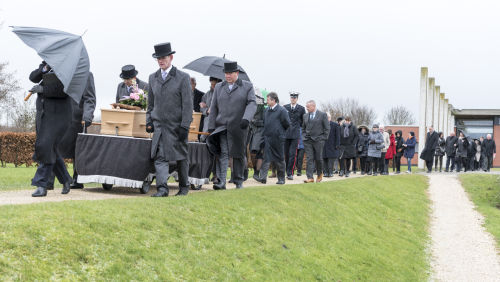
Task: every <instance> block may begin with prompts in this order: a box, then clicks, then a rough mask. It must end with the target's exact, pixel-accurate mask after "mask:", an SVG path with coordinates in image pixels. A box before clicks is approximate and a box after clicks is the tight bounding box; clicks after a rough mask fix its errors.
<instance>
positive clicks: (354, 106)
mask: <svg viewBox="0 0 500 282" xmlns="http://www.w3.org/2000/svg"><path fill="white" fill-rule="evenodd" d="M320 109H321V110H322V111H324V112H328V113H330V115H331V116H332V120H336V119H337V118H339V117H346V116H350V117H351V119H352V121H353V123H354V124H356V125H368V126H369V125H370V124H372V123H373V122H374V121H375V119H376V118H377V114H376V113H375V110H373V109H372V108H370V107H368V106H366V105H360V103H359V101H358V100H357V99H353V98H339V99H335V100H333V101H330V102H326V103H323V104H322V105H321V106H320Z"/></svg>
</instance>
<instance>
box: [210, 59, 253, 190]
mask: <svg viewBox="0 0 500 282" xmlns="http://www.w3.org/2000/svg"><path fill="white" fill-rule="evenodd" d="M224 73H225V81H224V82H220V83H217V85H216V86H215V89H214V94H213V97H212V104H211V106H210V115H209V121H208V131H209V132H211V135H210V136H209V138H208V143H210V144H215V145H214V146H211V147H215V148H217V149H216V151H215V153H216V155H218V157H219V158H218V163H217V177H218V178H219V180H220V182H219V183H218V184H215V185H214V189H215V190H219V189H226V174H227V167H228V162H229V158H233V167H232V171H231V175H232V176H233V181H234V183H235V184H236V188H242V187H243V181H244V175H243V172H244V170H245V160H246V158H245V157H246V151H247V150H246V140H247V134H248V125H249V124H250V121H251V120H252V119H253V116H254V114H255V111H256V110H257V103H256V101H255V91H254V88H253V85H252V83H251V82H249V81H246V80H242V79H241V78H238V75H239V69H238V64H237V63H236V62H227V63H224Z"/></svg>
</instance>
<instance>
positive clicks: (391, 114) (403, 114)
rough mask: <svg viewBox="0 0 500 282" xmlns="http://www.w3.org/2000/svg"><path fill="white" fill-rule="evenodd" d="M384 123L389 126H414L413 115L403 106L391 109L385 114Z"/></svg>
mask: <svg viewBox="0 0 500 282" xmlns="http://www.w3.org/2000/svg"><path fill="white" fill-rule="evenodd" d="M384 122H385V123H386V124H390V125H409V124H415V117H414V115H413V113H412V112H411V111H410V110H409V109H407V108H406V107H405V106H402V105H400V106H395V107H392V108H391V109H390V110H388V111H387V112H386V113H385V116H384Z"/></svg>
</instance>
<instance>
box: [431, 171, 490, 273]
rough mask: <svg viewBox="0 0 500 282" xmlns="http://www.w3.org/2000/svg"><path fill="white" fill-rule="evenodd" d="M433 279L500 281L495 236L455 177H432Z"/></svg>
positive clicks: (438, 175)
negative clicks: (490, 232) (487, 229)
mask: <svg viewBox="0 0 500 282" xmlns="http://www.w3.org/2000/svg"><path fill="white" fill-rule="evenodd" d="M429 178H430V187H429V194H430V199H431V201H432V217H431V239H432V246H431V252H432V261H431V266H432V271H433V273H432V277H431V279H432V280H434V281H500V259H499V256H498V253H497V250H496V247H495V246H496V245H495V241H494V239H493V237H492V236H491V234H489V233H488V232H487V231H486V230H485V228H484V227H483V226H482V225H483V222H484V218H483V217H482V215H481V214H479V212H477V211H476V210H475V207H474V204H473V203H472V202H471V201H470V200H469V198H468V196H467V194H466V192H465V190H464V188H463V187H462V185H461V183H460V182H459V181H458V179H457V176H456V175H446V174H431V175H430V177H429Z"/></svg>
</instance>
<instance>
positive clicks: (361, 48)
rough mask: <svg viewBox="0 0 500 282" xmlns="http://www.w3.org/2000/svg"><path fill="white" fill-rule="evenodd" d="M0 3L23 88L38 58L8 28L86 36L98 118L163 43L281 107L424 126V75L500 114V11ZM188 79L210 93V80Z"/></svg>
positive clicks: (10, 56)
mask: <svg viewBox="0 0 500 282" xmlns="http://www.w3.org/2000/svg"><path fill="white" fill-rule="evenodd" d="M0 1H1V2H0V9H1V11H0V18H1V19H2V20H3V21H4V26H3V28H2V29H1V30H0V61H2V62H3V61H8V62H9V63H10V66H9V69H10V70H11V71H16V76H17V78H18V79H19V80H20V82H21V85H22V86H23V88H24V89H25V90H28V89H30V88H31V86H32V83H30V82H29V80H28V75H29V73H30V71H31V70H33V69H34V68H35V67H37V66H38V64H39V63H40V61H41V60H40V58H39V57H38V55H37V54H36V53H35V52H34V51H33V50H32V49H30V48H29V47H27V46H25V45H24V43H23V42H22V41H21V40H19V38H17V36H15V35H14V34H13V33H12V32H11V29H10V28H9V27H8V26H10V25H18V26H39V27H47V28H54V29H60V30H64V31H67V32H71V33H75V34H82V33H83V32H84V31H85V30H88V31H87V33H86V34H85V35H84V41H85V44H86V46H87V49H88V52H89V56H90V62H91V70H92V71H93V73H94V76H95V83H96V91H97V101H98V107H97V110H96V115H97V116H100V113H99V110H98V109H100V108H109V107H110V106H109V104H110V103H112V102H113V101H114V97H115V94H116V86H117V84H118V83H119V82H120V78H119V77H118V75H119V73H120V70H121V67H122V66H123V65H126V64H134V65H135V66H136V68H137V69H138V71H139V75H138V77H139V78H141V79H143V80H147V78H148V75H149V74H150V73H152V72H154V71H155V70H156V69H157V68H158V66H157V64H156V62H155V61H154V60H153V59H152V57H151V54H152V53H153V45H154V44H157V43H161V42H167V41H169V42H171V43H172V47H173V49H174V50H175V51H177V53H176V54H175V55H174V61H173V63H174V65H175V66H177V67H178V68H182V67H183V66H185V65H186V64H188V63H189V62H190V61H192V60H194V59H197V58H199V57H201V56H205V55H214V56H222V55H224V54H226V57H227V58H229V59H232V60H236V61H238V63H239V64H240V65H241V66H243V68H244V69H245V70H246V71H247V73H248V74H249V76H250V78H251V79H252V82H253V83H254V85H255V86H257V87H259V88H266V89H268V90H274V91H277V93H278V95H279V96H280V98H281V99H282V100H284V101H288V100H289V99H288V97H289V96H288V92H289V91H290V90H295V91H299V92H301V93H302V95H301V96H300V97H299V102H301V103H304V102H305V101H306V100H308V99H315V100H316V101H318V102H323V101H328V100H331V99H334V98H338V97H354V98H358V99H359V100H360V101H361V102H362V103H365V104H368V105H370V106H372V107H373V108H375V110H376V111H377V113H378V120H382V118H383V114H384V112H385V111H386V110H388V109H389V108H390V107H391V106H394V105H400V104H402V105H405V106H407V107H409V108H411V109H412V110H413V112H414V114H415V116H416V117H418V101H419V82H420V67H422V66H427V67H429V73H430V76H432V77H436V82H437V85H440V86H441V91H442V92H445V93H446V96H447V97H448V98H449V99H450V102H451V103H452V104H453V105H454V106H455V107H456V108H498V107H499V106H498V105H499V104H500V103H499V102H500V95H499V94H500V83H499V78H500V17H499V15H500V1H480V0H478V1H457V0H454V1H438V0H434V1H429V0H420V1H412V2H411V3H410V1H401V0H390V1H389V0H386V1H385V0H381V1H373V0H366V1H355V0H354V1H353V0H351V1H316V0H308V1H269V0H268V1H260V0H258V1H222V0H220V1H219V0H212V1H206V0H205V1H203V0H198V1H194V0H193V1H189V0H187V1H148V0H143V1H119V2H118V1H102V0H101V1H93V0H90V1H78V2H76V1H59V0H58V1H6V0H0ZM188 73H190V74H191V75H192V76H195V77H196V78H197V80H198V89H200V90H202V91H206V90H208V86H209V83H208V78H206V77H203V76H201V75H199V74H197V73H194V72H189V71H188ZM19 95H22V93H20V94H19Z"/></svg>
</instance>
